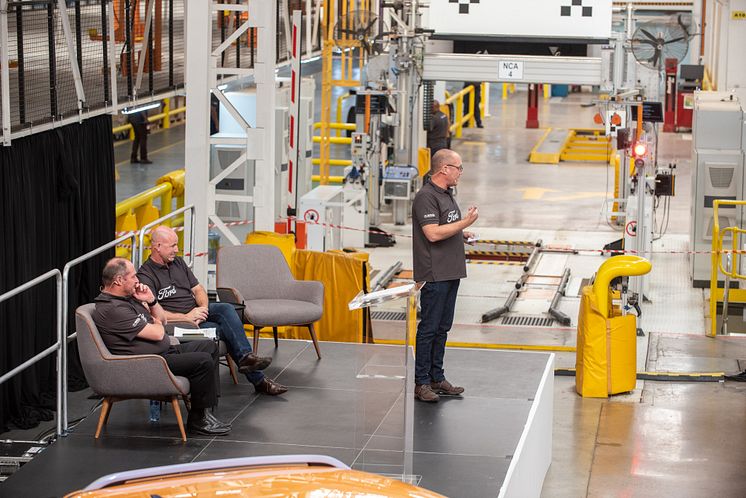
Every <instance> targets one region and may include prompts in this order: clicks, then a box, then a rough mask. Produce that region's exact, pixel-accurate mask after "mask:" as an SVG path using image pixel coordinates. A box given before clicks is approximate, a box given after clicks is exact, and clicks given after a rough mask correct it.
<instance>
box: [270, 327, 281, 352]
mask: <svg viewBox="0 0 746 498" xmlns="http://www.w3.org/2000/svg"><path fill="white" fill-rule="evenodd" d="M272 333H273V334H275V348H276V347H278V346H279V345H280V343H279V342H278V341H277V327H272Z"/></svg>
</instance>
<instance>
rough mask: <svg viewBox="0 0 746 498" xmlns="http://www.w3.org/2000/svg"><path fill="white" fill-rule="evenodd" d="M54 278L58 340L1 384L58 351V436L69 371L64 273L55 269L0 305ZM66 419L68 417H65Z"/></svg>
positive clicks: (7, 296)
mask: <svg viewBox="0 0 746 498" xmlns="http://www.w3.org/2000/svg"><path fill="white" fill-rule="evenodd" d="M52 277H54V279H55V281H56V286H57V303H56V307H57V313H56V320H55V321H56V332H57V340H56V341H55V343H54V344H53V345H51V346H49V347H48V348H47V349H45V350H44V351H42V352H41V353H38V354H36V355H35V356H33V357H31V358H29V359H28V360H26V361H24V362H23V363H21V364H20V365H18V366H16V367H15V368H13V369H11V370H10V371H8V372H6V373H4V374H3V375H2V377H0V384H3V383H4V382H6V381H7V380H9V379H11V378H12V377H14V376H16V375H17V374H19V373H21V372H22V371H24V370H26V369H27V368H28V367H30V366H31V365H33V364H34V363H37V362H39V361H41V360H42V359H44V358H46V357H47V356H49V355H50V354H52V353H54V352H55V351H57V434H62V431H63V427H62V426H63V416H62V415H63V406H64V405H63V401H62V398H63V396H62V393H63V379H64V383H67V369H66V368H64V367H65V364H64V356H63V355H64V346H63V344H64V343H65V341H64V340H63V338H64V336H63V332H62V330H63V328H62V301H63V285H62V273H60V271H59V270H58V269H57V268H55V269H53V270H49V271H48V272H46V273H44V274H43V275H39V276H38V277H36V278H35V279H33V280H29V281H28V282H26V283H25V284H22V285H19V286H18V287H16V288H15V289H12V290H9V291H8V292H6V293H5V294H3V295H2V296H0V303H2V302H3V301H7V300H8V299H10V298H11V297H13V296H16V295H17V294H20V293H21V292H24V291H26V290H28V289H30V288H32V287H35V286H36V285H38V284H40V283H41V282H44V281H46V280H48V279H50V278H52ZM64 418H66V417H64Z"/></svg>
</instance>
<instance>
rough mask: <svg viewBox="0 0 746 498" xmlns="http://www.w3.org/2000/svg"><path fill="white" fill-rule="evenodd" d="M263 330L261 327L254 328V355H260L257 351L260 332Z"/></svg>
mask: <svg viewBox="0 0 746 498" xmlns="http://www.w3.org/2000/svg"><path fill="white" fill-rule="evenodd" d="M260 330H262V328H261V327H256V326H255V327H254V354H258V353H257V351H258V350H259V331H260Z"/></svg>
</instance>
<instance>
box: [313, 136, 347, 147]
mask: <svg viewBox="0 0 746 498" xmlns="http://www.w3.org/2000/svg"><path fill="white" fill-rule="evenodd" d="M320 142H321V137H316V136H315V137H313V143H316V144H317V143H320ZM329 143H330V144H342V145H350V144H351V143H352V138H348V137H329Z"/></svg>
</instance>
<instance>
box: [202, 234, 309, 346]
mask: <svg viewBox="0 0 746 498" xmlns="http://www.w3.org/2000/svg"><path fill="white" fill-rule="evenodd" d="M217 286H218V288H220V289H221V290H223V294H225V291H230V293H231V294H232V296H233V302H235V303H239V304H240V303H242V304H244V306H245V308H244V310H243V314H244V322H245V323H249V324H251V325H252V326H253V327H254V352H255V353H256V352H257V347H258V346H259V332H260V331H261V329H263V328H266V327H272V331H273V332H274V335H275V347H277V346H278V340H277V327H286V326H291V325H292V326H305V327H307V328H308V332H309V334H310V335H311V340H312V341H313V347H314V348H316V355H317V356H318V358H319V359H321V351H320V350H319V341H318V340H317V338H316V331H315V330H314V328H313V323H314V322H315V321H317V320H319V319H320V318H321V315H322V314H323V312H324V284H322V283H321V282H316V281H309V280H296V279H295V278H294V277H293V274H292V273H291V272H290V268H289V267H288V264H287V262H286V261H285V258H284V256H283V255H282V252H280V250H279V249H278V248H277V247H275V246H270V245H263V244H248V245H241V246H230V247H223V248H221V249H220V251H219V252H218V262H217Z"/></svg>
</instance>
